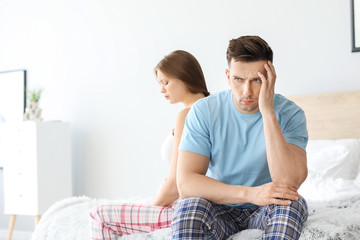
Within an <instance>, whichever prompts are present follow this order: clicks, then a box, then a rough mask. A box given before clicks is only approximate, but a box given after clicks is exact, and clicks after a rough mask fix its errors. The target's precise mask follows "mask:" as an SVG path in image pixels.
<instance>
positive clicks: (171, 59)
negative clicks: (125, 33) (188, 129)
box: [90, 50, 210, 240]
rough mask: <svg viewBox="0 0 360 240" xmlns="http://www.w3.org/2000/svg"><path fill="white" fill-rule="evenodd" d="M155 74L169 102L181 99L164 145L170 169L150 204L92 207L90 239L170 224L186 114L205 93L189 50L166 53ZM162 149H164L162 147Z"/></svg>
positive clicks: (153, 228) (203, 82)
mask: <svg viewBox="0 0 360 240" xmlns="http://www.w3.org/2000/svg"><path fill="white" fill-rule="evenodd" d="M155 75H156V78H157V80H158V82H159V84H160V89H161V90H160V92H161V93H162V94H164V97H165V98H166V99H167V100H168V101H169V102H170V103H171V104H175V103H182V104H183V105H184V109H183V110H181V111H180V112H179V113H178V115H177V117H176V122H175V127H174V129H173V131H172V136H173V137H172V138H167V141H170V142H171V144H169V142H167V144H164V145H163V147H165V148H170V149H165V152H166V150H167V151H171V152H172V154H171V159H170V172H169V176H168V178H167V179H166V181H165V183H164V184H163V185H162V186H161V188H160V190H159V192H158V193H157V195H156V197H155V198H154V200H153V201H152V203H151V205H139V204H128V203H125V204H117V205H102V206H98V207H97V208H96V209H94V210H93V211H92V212H91V213H90V216H91V217H92V221H91V225H92V226H91V231H92V232H91V233H92V236H91V237H92V240H104V239H116V236H119V235H124V234H133V233H145V232H151V231H155V230H157V229H161V228H167V227H170V224H171V219H172V215H173V208H172V206H173V205H174V204H175V202H176V200H177V199H178V197H179V193H178V190H177V186H176V166H177V159H178V148H179V144H180V139H181V134H182V131H183V128H184V124H185V118H186V115H187V113H188V112H189V110H190V107H191V106H192V105H193V104H194V103H195V102H196V101H197V100H199V99H201V98H204V97H206V96H208V95H209V94H210V93H209V92H208V90H207V87H206V83H205V78H204V74H203V72H202V70H201V66H200V64H199V62H198V61H197V60H196V58H195V57H194V56H192V55H191V54H190V53H188V52H185V51H182V50H177V51H174V52H172V53H170V54H169V55H167V56H165V57H164V58H163V59H162V60H161V61H160V62H159V64H158V65H157V66H156V67H155ZM163 152H164V151H163Z"/></svg>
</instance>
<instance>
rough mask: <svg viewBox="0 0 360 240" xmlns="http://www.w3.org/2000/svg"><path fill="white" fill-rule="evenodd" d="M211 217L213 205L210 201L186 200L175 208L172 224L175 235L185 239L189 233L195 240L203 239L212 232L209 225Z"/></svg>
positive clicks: (199, 199)
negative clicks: (196, 239)
mask: <svg viewBox="0 0 360 240" xmlns="http://www.w3.org/2000/svg"><path fill="white" fill-rule="evenodd" d="M211 215H212V203H211V202H210V201H208V200H206V199H203V198H186V199H183V200H181V201H180V202H179V203H178V204H177V206H176V208H175V212H174V216H173V220H172V223H171V226H172V228H173V235H179V236H183V237H185V236H187V234H188V233H189V234H190V235H191V236H192V237H194V238H198V239H202V237H204V236H205V235H207V234H209V231H211V226H210V225H209V223H210V222H211V221H210V218H211ZM185 229H188V230H185ZM187 232H188V233H187ZM203 234H205V235H203ZM190 235H189V236H190ZM175 239H177V238H175ZM179 239H181V238H179Z"/></svg>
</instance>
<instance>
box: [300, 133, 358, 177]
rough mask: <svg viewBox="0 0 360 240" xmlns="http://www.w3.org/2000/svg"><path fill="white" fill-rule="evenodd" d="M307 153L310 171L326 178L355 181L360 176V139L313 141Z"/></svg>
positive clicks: (309, 144)
mask: <svg viewBox="0 0 360 240" xmlns="http://www.w3.org/2000/svg"><path fill="white" fill-rule="evenodd" d="M306 152H307V163H308V168H309V171H311V172H313V173H316V174H319V175H320V176H322V177H324V178H332V179H338V178H342V179H344V180H354V179H356V178H357V175H358V174H359V175H360V173H359V166H360V164H359V162H360V139H340V140H311V141H309V143H308V146H307V148H306Z"/></svg>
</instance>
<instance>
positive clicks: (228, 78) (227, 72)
mask: <svg viewBox="0 0 360 240" xmlns="http://www.w3.org/2000/svg"><path fill="white" fill-rule="evenodd" d="M225 74H226V78H227V80H228V84H229V85H230V71H229V69H227V68H226V69H225Z"/></svg>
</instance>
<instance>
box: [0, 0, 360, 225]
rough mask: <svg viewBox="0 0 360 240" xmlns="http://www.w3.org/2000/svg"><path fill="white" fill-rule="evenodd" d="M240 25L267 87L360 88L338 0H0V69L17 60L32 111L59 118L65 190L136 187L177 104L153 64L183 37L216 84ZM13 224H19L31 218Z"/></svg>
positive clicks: (112, 192) (146, 192)
mask: <svg viewBox="0 0 360 240" xmlns="http://www.w3.org/2000/svg"><path fill="white" fill-rule="evenodd" d="M248 34H256V35H260V36H262V37H263V38H264V39H265V40H266V41H267V42H268V43H269V44H270V46H271V47H272V48H273V51H274V53H275V55H274V64H275V67H276V70H277V76H278V78H277V87H276V90H277V92H279V93H282V94H284V95H293V94H306V93H319V92H331V91H345V90H353V89H360V72H359V64H360V53H351V39H350V37H351V34H350V1H343V0H318V1H312V0H305V1H288V0H273V1H267V0H243V1H238V0H226V1H215V0H213V1H208V0H198V1H191V0H183V1H168V0H153V1H146V0H133V1H115V0H107V1H97V0H78V1H46V0H34V1H26V0H12V1H9V0H0V36H1V37H0V70H10V69H19V68H25V69H27V70H28V81H29V87H30V88H31V87H42V88H43V89H44V92H43V96H42V99H41V101H40V106H41V107H42V109H43V117H44V119H45V120H48V121H49V120H63V121H69V122H70V123H71V128H72V158H73V184H74V191H73V193H74V195H76V196H78V195H87V196H90V197H95V198H128V197H148V196H151V195H153V194H154V193H155V191H156V189H157V188H158V186H159V185H160V184H161V182H162V181H163V179H164V178H165V177H166V174H167V169H168V166H167V165H166V164H165V163H164V162H163V161H162V160H161V157H160V152H159V148H160V146H161V143H162V141H163V140H164V139H165V137H166V135H167V134H168V133H169V131H170V130H171V128H172V126H173V123H174V120H175V114H176V112H177V111H179V110H180V109H181V107H182V106H180V105H174V106H170V105H169V104H168V103H167V102H166V101H165V99H163V96H162V95H161V94H160V93H159V87H158V85H157V83H156V81H155V78H154V74H153V67H154V66H155V65H156V64H157V62H158V61H159V60H160V59H161V58H162V57H163V56H164V55H166V54H167V53H169V52H171V51H173V50H176V49H184V50H187V51H189V52H191V53H193V54H194V55H195V57H197V58H198V60H199V61H200V63H201V65H202V67H203V70H204V73H205V77H206V79H207V82H208V88H209V90H210V91H211V92H215V91H218V90H222V89H226V88H227V83H226V80H225V75H224V69H225V68H226V60H225V51H226V47H227V44H228V41H229V40H230V39H231V38H235V37H238V36H240V35H248ZM0 180H2V179H0ZM0 195H1V194H0ZM0 204H1V205H0V206H2V205H3V200H2V198H1V199H0ZM0 209H1V208H0ZM7 226H8V216H5V215H2V214H0V229H6V228H7ZM15 228H16V229H17V230H26V231H31V230H32V228H33V218H32V217H24V216H19V217H18V219H17V223H16V227H15Z"/></svg>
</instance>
